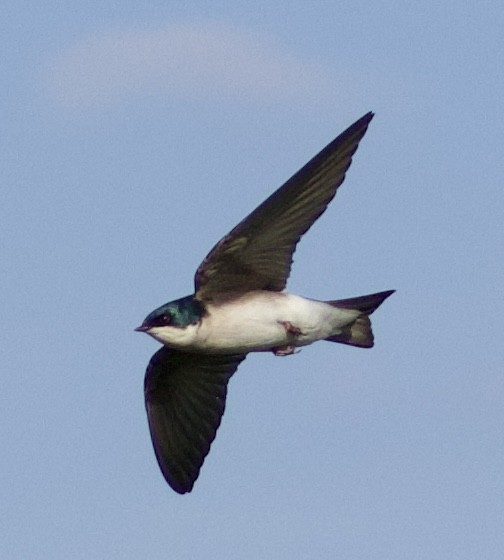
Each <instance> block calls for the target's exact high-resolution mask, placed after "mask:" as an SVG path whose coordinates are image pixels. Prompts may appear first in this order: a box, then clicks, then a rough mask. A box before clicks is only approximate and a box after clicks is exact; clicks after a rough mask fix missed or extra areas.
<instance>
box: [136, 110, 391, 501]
mask: <svg viewBox="0 0 504 560" xmlns="http://www.w3.org/2000/svg"><path fill="white" fill-rule="evenodd" d="M372 118H373V113H371V112H370V113H367V114H366V115H364V116H363V117H362V118H360V119H359V120H358V121H356V122H355V123H354V124H352V125H351V126H350V127H349V128H347V129H346V130H345V131H344V132H343V133H342V134H340V135H339V136H338V137H337V138H335V139H334V140H333V141H332V142H331V143H330V144H328V145H327V146H326V147H325V148H324V149H323V150H322V151H321V152H320V153H319V154H317V155H316V156H315V157H314V158H313V159H311V160H310V161H309V162H308V163H307V164H306V165H305V166H304V167H302V168H301V169H300V170H299V171H298V172H297V173H296V174H294V175H293V176H292V177H291V178H290V179H289V180H288V181H287V182H286V183H285V184H284V185H282V186H281V187H280V188H279V189H278V190H277V191H275V192H274V193H273V194H272V195H271V196H270V197H269V198H268V199H266V200H265V201H264V202H263V203H262V204H260V205H259V206H258V207H257V208H256V209H255V210H254V211H253V212H252V213H251V214H249V215H248V216H247V217H246V218H245V219H244V220H242V221H241V222H240V223H239V224H238V225H237V226H236V227H235V228H234V229H232V230H231V231H230V232H229V233H228V234H227V235H226V236H224V237H223V238H222V239H221V240H220V241H219V242H218V243H217V244H216V245H215V246H214V248H213V249H212V250H211V251H210V252H209V253H208V255H207V256H206V257H205V259H204V260H203V262H202V263H201V264H200V266H199V268H198V270H197V271H196V275H195V278H194V286H195V290H194V294H192V295H189V296H186V297H183V298H181V299H177V300H175V301H171V302H169V303H166V304H164V305H162V306H161V307H158V308H157V309H155V310H154V311H153V312H152V313H150V314H149V315H147V317H146V318H145V320H144V321H143V323H142V324H141V325H140V326H139V327H137V328H136V330H137V331H140V332H145V333H147V334H148V335H150V336H151V337H153V338H154V339H156V340H157V341H159V342H161V343H162V344H163V346H162V347H161V348H160V349H159V350H158V351H157V352H156V353H155V354H154V355H153V356H152V358H151V360H150V362H149V365H148V366H147V371H146V374H145V381H144V393H145V406H146V410H147V417H148V422H149V429H150V434H151V439H152V443H153V446H154V452H155V454H156V458H157V461H158V463H159V466H160V468H161V472H162V473H163V476H164V478H165V479H166V481H167V482H168V484H169V485H170V486H171V487H172V488H173V490H175V491H176V492H178V493H180V494H184V493H186V492H190V491H191V490H192V488H193V485H194V483H195V481H196V479H197V478H198V475H199V472H200V469H201V466H202V464H203V461H204V459H205V457H206V456H207V454H208V452H209V450H210V445H211V443H212V441H213V440H214V438H215V435H216V431H217V429H218V427H219V425H220V422H221V418H222V415H223V413H224V407H225V403H226V395H227V385H228V381H229V379H230V378H231V376H232V375H233V373H234V372H235V371H236V369H237V368H238V366H239V364H240V363H241V362H242V361H243V360H244V359H245V357H246V356H247V354H248V353H249V352H267V351H271V352H273V354H274V355H275V356H288V355H291V354H294V353H296V352H297V351H298V350H297V349H298V348H300V347H302V346H306V345H308V344H312V343H313V342H316V341H318V340H328V341H331V342H340V343H342V344H349V345H351V346H357V347H360V348H370V347H371V346H373V332H372V330H371V321H370V319H369V315H371V313H373V311H375V309H376V308H377V307H378V306H379V305H380V304H381V303H382V302H383V301H384V300H385V299H386V298H387V297H389V296H390V295H391V294H392V293H393V291H394V290H389V291H385V292H380V293H375V294H371V295H367V296H360V297H354V298H351V299H342V300H334V301H318V300H315V299H308V298H305V297H301V296H297V295H294V294H290V293H287V292H285V291H284V289H285V286H286V283H287V278H288V277H289V273H290V269H291V265H292V261H293V259H292V256H293V253H294V251H295V249H296V245H297V243H298V241H299V240H300V239H301V237H302V235H303V234H304V233H306V231H307V230H308V229H309V228H310V227H311V225H312V224H313V223H314V222H315V221H316V220H317V218H319V217H320V215H321V214H322V213H323V212H324V211H325V209H326V208H327V205H328V204H329V203H330V202H331V200H332V199H333V197H334V195H335V194H336V191H337V190H338V187H339V186H340V185H341V184H342V183H343V180H344V179H345V174H346V172H347V170H348V168H349V166H350V164H351V162H352V156H353V155H354V153H355V151H356V150H357V147H358V145H359V142H360V141H361V140H362V138H363V136H364V134H365V133H366V130H367V128H368V125H369V123H370V122H371V119H372Z"/></svg>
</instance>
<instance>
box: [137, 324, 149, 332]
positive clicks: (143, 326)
mask: <svg viewBox="0 0 504 560" xmlns="http://www.w3.org/2000/svg"><path fill="white" fill-rule="evenodd" d="M148 330H149V327H147V326H146V325H140V326H139V327H137V328H136V329H135V331H136V332H147V331H148Z"/></svg>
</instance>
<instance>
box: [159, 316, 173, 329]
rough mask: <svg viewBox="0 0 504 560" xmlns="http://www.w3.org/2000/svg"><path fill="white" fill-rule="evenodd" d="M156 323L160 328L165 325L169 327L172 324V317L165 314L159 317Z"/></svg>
mask: <svg viewBox="0 0 504 560" xmlns="http://www.w3.org/2000/svg"><path fill="white" fill-rule="evenodd" d="M156 323H158V325H159V326H160V327H161V326H163V325H169V324H170V323H171V316H170V315H168V313H164V314H163V315H160V316H159V317H158V319H157V321H156Z"/></svg>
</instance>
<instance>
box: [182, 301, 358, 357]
mask: <svg viewBox="0 0 504 560" xmlns="http://www.w3.org/2000/svg"><path fill="white" fill-rule="evenodd" d="M358 315H359V312H357V311H354V310H348V309H336V308H334V307H332V306H330V305H329V304H327V303H324V302H320V301H314V300H309V299H305V298H302V297H299V296H295V295H292V294H286V293H276V292H261V291H257V292H249V293H247V294H245V295H244V296H242V297H240V298H239V299H236V300H233V301H230V302H226V303H219V304H218V305H217V306H216V305H212V304H209V305H208V314H207V315H205V317H204V318H203V320H202V322H201V323H200V325H199V326H198V328H197V329H195V331H194V338H193V340H192V341H191V344H190V346H191V347H192V349H193V350H196V351H203V352H218V353H235V352H236V353H240V352H253V351H256V352H257V351H262V350H271V349H272V348H276V347H279V346H287V345H293V346H306V345H307V344H311V343H312V342H315V341H316V340H323V339H324V338H327V337H328V336H331V335H334V334H338V333H339V332H340V329H341V328H342V327H344V326H346V325H348V324H349V323H351V322H353V321H354V320H355V318H356V317H357V316H358ZM287 322H288V323H290V324H291V325H292V326H293V327H295V328H297V329H299V330H300V331H301V333H300V334H299V335H297V334H296V335H294V334H292V333H290V332H288V329H286V327H285V324H284V323H287Z"/></svg>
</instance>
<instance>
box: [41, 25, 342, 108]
mask: <svg viewBox="0 0 504 560" xmlns="http://www.w3.org/2000/svg"><path fill="white" fill-rule="evenodd" d="M42 73H43V81H44V86H45V89H46V91H47V92H48V94H49V95H50V96H51V97H52V98H53V99H55V100H56V101H58V102H59V103H61V104H63V105H68V106H83V105H84V106H87V105H96V104H98V105H102V104H110V103H117V102H121V101H124V100H127V99H128V98H131V97H132V96H158V97H161V96H164V97H175V98H187V97H189V98H208V97H213V98H239V99H244V100H245V101H259V102H280V101H287V102H288V101H293V100H298V101H300V100H303V99H310V98H320V97H325V96H326V95H327V94H328V93H329V92H330V90H331V89H332V88H333V87H334V84H333V82H332V80H331V79H329V78H328V76H327V72H326V71H325V70H324V68H323V67H322V66H321V65H319V64H316V63H314V62H311V61H309V60H303V59H302V58H301V57H299V56H296V55H295V54H293V53H291V52H288V51H287V50H285V49H282V48H281V47H279V46H278V45H277V44H275V43H274V41H271V40H270V39H268V38H267V37H265V36H263V35H259V34H254V33H252V32H250V31H247V30H243V29H237V28H236V27H231V26H227V25H217V24H202V23H200V24H185V25H180V24H179V25H166V26H164V27H160V28H157V29H151V30H141V31H138V30H137V31H132V30H127V31H115V32H110V33H108V34H105V35H101V36H95V37H90V38H87V39H84V40H81V41H80V42H78V43H76V44H75V45H73V46H71V47H70V48H69V49H67V50H66V51H65V52H63V53H62V54H60V55H59V56H57V57H55V58H53V59H52V60H50V61H49V62H48V63H47V64H46V65H45V66H44V68H43V72H42Z"/></svg>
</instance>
